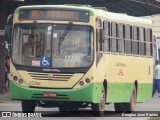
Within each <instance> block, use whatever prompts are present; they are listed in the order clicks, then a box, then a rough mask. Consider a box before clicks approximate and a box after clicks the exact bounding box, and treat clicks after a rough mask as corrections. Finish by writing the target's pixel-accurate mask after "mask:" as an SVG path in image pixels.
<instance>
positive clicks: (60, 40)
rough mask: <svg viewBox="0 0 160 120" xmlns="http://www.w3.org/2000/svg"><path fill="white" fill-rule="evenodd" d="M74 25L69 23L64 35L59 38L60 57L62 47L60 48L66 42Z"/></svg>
mask: <svg viewBox="0 0 160 120" xmlns="http://www.w3.org/2000/svg"><path fill="white" fill-rule="evenodd" d="M72 24H73V22H69V24H68V25H67V27H66V29H65V30H64V32H63V34H62V35H61V37H60V38H59V44H58V45H59V55H60V53H61V47H60V46H61V44H62V42H63V41H64V39H65V37H66V35H67V34H68V32H69V30H70V28H71V26H72Z"/></svg>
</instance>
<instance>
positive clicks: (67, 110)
mask: <svg viewBox="0 0 160 120" xmlns="http://www.w3.org/2000/svg"><path fill="white" fill-rule="evenodd" d="M59 111H60V112H69V108H68V107H66V106H59Z"/></svg>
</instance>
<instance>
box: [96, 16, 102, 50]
mask: <svg viewBox="0 0 160 120" xmlns="http://www.w3.org/2000/svg"><path fill="white" fill-rule="evenodd" d="M96 26H97V28H96V36H97V37H96V44H97V45H96V51H102V23H101V20H100V19H97V20H96Z"/></svg>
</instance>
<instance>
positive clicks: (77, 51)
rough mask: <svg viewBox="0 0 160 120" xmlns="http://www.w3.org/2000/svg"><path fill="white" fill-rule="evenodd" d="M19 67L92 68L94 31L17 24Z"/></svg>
mask: <svg viewBox="0 0 160 120" xmlns="http://www.w3.org/2000/svg"><path fill="white" fill-rule="evenodd" d="M12 60H13V62H14V63H15V64H18V65H24V66H34V67H52V68H64V67H88V66H90V65H91V64H92V62H93V28H92V27H91V26H86V25H74V24H70V23H69V24H40V23H36V24H35V23H32V24H17V25H15V26H14V32H13V54H12Z"/></svg>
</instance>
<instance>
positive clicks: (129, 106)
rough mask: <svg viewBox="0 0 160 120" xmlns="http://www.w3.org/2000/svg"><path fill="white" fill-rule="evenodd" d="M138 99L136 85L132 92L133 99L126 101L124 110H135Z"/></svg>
mask: <svg viewBox="0 0 160 120" xmlns="http://www.w3.org/2000/svg"><path fill="white" fill-rule="evenodd" d="M136 100H137V90H136V86H134V88H133V90H132V93H131V99H130V102H129V103H124V110H125V112H129V113H130V112H133V111H135V106H136Z"/></svg>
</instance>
